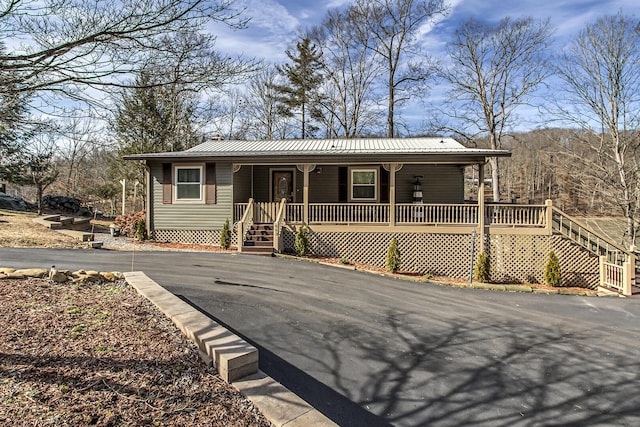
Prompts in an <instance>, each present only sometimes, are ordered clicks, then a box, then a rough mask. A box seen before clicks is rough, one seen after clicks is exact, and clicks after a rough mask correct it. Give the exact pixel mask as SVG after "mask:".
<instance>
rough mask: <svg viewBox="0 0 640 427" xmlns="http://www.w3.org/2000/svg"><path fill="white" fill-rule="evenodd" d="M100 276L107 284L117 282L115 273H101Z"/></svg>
mask: <svg viewBox="0 0 640 427" xmlns="http://www.w3.org/2000/svg"><path fill="white" fill-rule="evenodd" d="M100 276H101V277H102V278H103V279H104V280H106V281H107V282H115V281H116V275H115V274H113V273H109V272H107V271H101V272H100Z"/></svg>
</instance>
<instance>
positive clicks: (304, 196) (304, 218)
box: [302, 163, 309, 224]
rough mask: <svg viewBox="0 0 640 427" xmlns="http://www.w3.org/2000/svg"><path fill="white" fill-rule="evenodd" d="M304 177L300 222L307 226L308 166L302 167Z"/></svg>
mask: <svg viewBox="0 0 640 427" xmlns="http://www.w3.org/2000/svg"><path fill="white" fill-rule="evenodd" d="M302 172H303V176H304V180H303V184H302V185H303V188H302V205H303V206H302V222H304V224H309V164H307V163H305V164H304V165H303V166H302Z"/></svg>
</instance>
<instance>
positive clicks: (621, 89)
mask: <svg viewBox="0 0 640 427" xmlns="http://www.w3.org/2000/svg"><path fill="white" fill-rule="evenodd" d="M639 46H640V26H639V25H638V21H637V20H636V19H634V18H631V17H627V16H625V15H623V14H622V12H620V13H618V14H617V15H615V16H607V17H603V18H601V19H599V20H597V21H596V22H595V23H592V24H589V25H587V26H586V28H585V29H584V30H583V31H581V32H580V34H579V35H578V36H577V37H576V38H575V40H574V41H573V43H572V44H571V46H570V47H569V49H568V50H567V51H566V52H565V53H564V56H563V57H562V62H561V63H560V65H559V66H558V68H557V71H558V73H559V75H560V77H561V78H562V80H563V82H564V83H565V84H564V85H563V86H562V88H561V89H562V90H563V91H564V93H565V94H566V97H565V98H564V99H562V104H563V107H562V108H561V109H560V114H561V118H562V119H563V120H565V121H568V122H571V123H573V124H574V125H578V126H579V127H581V128H582V129H584V130H587V131H588V133H587V135H588V136H589V137H588V138H583V139H582V140H583V141H584V143H585V144H587V145H588V146H589V147H590V148H591V150H592V151H593V152H594V153H596V154H597V156H596V158H597V161H595V162H592V163H591V164H590V165H589V167H588V170H589V171H590V172H591V173H592V174H593V175H594V176H596V177H597V178H598V181H599V182H600V183H601V184H602V185H603V187H604V188H605V191H608V192H609V194H610V197H614V198H615V200H616V202H617V204H618V206H619V208H620V209H621V211H622V213H623V214H624V216H625V218H626V220H627V230H626V233H627V237H628V239H629V243H630V244H633V243H634V242H635V238H636V235H637V231H638V221H639V218H638V216H639V215H638V214H639V213H640V164H639V158H638V149H640V50H639V49H638V47H639Z"/></svg>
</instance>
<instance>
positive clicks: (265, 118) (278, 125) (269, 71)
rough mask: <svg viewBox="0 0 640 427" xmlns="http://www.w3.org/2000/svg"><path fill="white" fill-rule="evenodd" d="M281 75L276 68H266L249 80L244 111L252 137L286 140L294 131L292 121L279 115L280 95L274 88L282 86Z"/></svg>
mask: <svg viewBox="0 0 640 427" xmlns="http://www.w3.org/2000/svg"><path fill="white" fill-rule="evenodd" d="M280 77H281V76H280V73H279V72H278V71H277V69H275V68H274V67H266V68H264V69H262V70H260V71H258V72H256V73H254V74H252V75H251V77H250V78H249V80H248V85H247V88H246V89H247V91H246V93H245V101H244V110H245V113H246V115H247V119H248V125H249V129H248V130H247V132H248V135H249V136H250V137H253V138H256V139H284V138H286V137H287V136H288V135H289V134H290V132H291V131H292V124H291V123H290V121H289V120H288V119H287V118H286V117H284V116H282V115H281V114H278V102H277V97H278V94H277V93H276V90H275V89H274V87H276V86H277V85H281V84H282V83H283V82H282V81H281V80H279V79H280Z"/></svg>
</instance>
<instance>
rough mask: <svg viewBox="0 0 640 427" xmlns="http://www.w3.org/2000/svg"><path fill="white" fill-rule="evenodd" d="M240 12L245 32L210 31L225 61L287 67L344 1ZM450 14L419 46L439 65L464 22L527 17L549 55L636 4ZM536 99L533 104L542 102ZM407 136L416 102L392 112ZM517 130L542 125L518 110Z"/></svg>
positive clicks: (584, 0) (474, 8)
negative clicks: (239, 58)
mask: <svg viewBox="0 0 640 427" xmlns="http://www.w3.org/2000/svg"><path fill="white" fill-rule="evenodd" d="M237 1H238V4H239V5H240V6H241V7H245V8H246V16H247V17H250V18H251V21H250V22H249V24H248V28H247V29H244V30H237V31H233V30H230V29H229V28H227V27H224V26H222V25H217V26H215V27H214V28H212V29H211V30H212V31H213V32H214V33H215V34H217V36H218V39H217V43H216V46H217V48H218V49H219V50H221V51H222V52H224V53H226V54H229V55H243V56H247V57H254V58H258V59H264V60H266V61H267V62H272V63H282V62H286V61H287V59H288V58H287V57H286V54H285V51H286V50H287V49H290V48H291V47H292V46H293V45H294V43H295V41H297V35H298V34H299V30H300V29H304V28H308V27H310V26H313V25H317V24H319V23H320V22H321V20H322V18H323V17H324V15H325V14H326V12H327V10H328V9H331V8H335V7H341V6H344V5H346V4H348V3H350V0H328V1H318V0H237ZM449 5H450V7H451V8H450V13H449V15H448V16H446V17H445V18H442V19H440V20H439V21H438V22H436V23H435V25H431V24H428V25H424V27H423V28H422V31H421V40H420V42H421V43H422V44H423V46H424V47H425V49H426V50H427V53H428V54H429V55H431V56H433V57H436V58H440V59H445V58H446V56H445V46H446V43H447V41H448V40H449V38H451V37H452V36H453V35H454V32H455V30H456V29H457V28H458V27H459V25H460V23H461V22H462V21H464V20H466V19H468V18H470V17H473V18H474V19H477V20H484V21H488V22H497V21H499V20H501V19H502V18H504V17H506V16H510V17H512V18H519V17H529V16H530V17H533V18H535V19H546V18H549V19H550V20H551V25H552V27H553V29H554V39H553V43H554V44H553V51H554V52H560V51H561V50H562V49H563V48H564V47H565V46H566V45H567V43H569V42H570V41H571V39H572V38H573V37H575V36H576V35H577V34H578V32H579V31H580V30H582V29H583V28H584V27H585V25H586V24H588V23H591V22H594V21H595V20H597V19H598V18H599V17H601V16H605V15H614V14H616V13H618V12H619V11H621V10H622V11H623V12H624V13H625V14H627V15H633V16H635V17H636V18H640V2H639V1H638V0H511V1H507V0H504V1H501V2H496V1H483V0H451V1H449ZM443 90H444V89H443V88H438V87H435V88H433V89H432V90H431V91H430V92H429V94H428V97H429V100H430V101H431V102H434V103H436V104H437V103H438V100H439V99H441V98H442V97H443V96H445V92H444V91H443ZM543 96H544V95H543V94H540V98H539V99H543ZM398 112H399V113H400V114H401V115H402V117H403V118H404V121H405V123H407V124H408V125H409V127H410V128H411V130H412V132H420V131H421V130H424V127H423V123H424V122H425V120H428V117H426V116H427V115H428V113H426V112H425V110H424V106H421V104H419V103H418V102H414V103H408V104H406V105H404V106H403V107H402V108H400V109H399V111H398ZM518 116H519V117H518V126H516V127H517V130H527V129H533V128H536V127H539V126H541V125H544V124H545V123H546V120H547V119H546V118H545V116H541V115H540V114H539V113H538V110H537V109H536V108H535V107H533V106H531V107H521V108H520V110H519V111H518Z"/></svg>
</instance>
